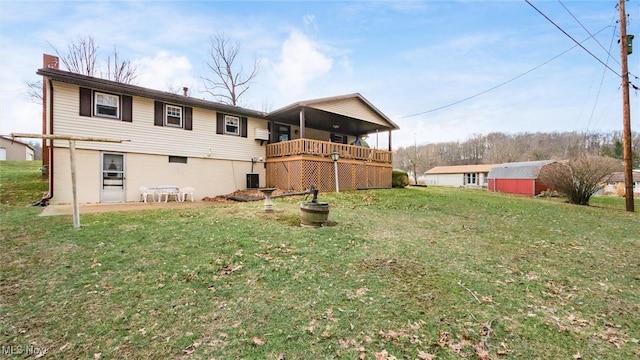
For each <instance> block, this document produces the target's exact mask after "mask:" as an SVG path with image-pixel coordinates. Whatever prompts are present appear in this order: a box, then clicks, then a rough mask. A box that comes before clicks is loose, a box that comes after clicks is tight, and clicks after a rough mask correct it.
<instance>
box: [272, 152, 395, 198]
mask: <svg viewBox="0 0 640 360" xmlns="http://www.w3.org/2000/svg"><path fill="white" fill-rule="evenodd" d="M391 170H392V169H391V164H388V165H380V164H375V165H374V164H372V163H369V162H364V161H362V162H358V161H348V162H347V161H338V181H339V185H340V190H353V189H367V188H390V187H391ZM266 176H267V179H266V182H267V186H268V187H276V188H279V189H284V190H295V191H304V190H306V189H309V188H311V186H315V187H316V188H317V189H319V190H320V191H334V190H335V187H336V184H335V175H334V165H333V162H332V161H330V160H328V159H325V158H320V159H317V160H316V159H313V158H308V157H294V158H291V159H290V160H284V159H279V161H274V162H267V168H266Z"/></svg>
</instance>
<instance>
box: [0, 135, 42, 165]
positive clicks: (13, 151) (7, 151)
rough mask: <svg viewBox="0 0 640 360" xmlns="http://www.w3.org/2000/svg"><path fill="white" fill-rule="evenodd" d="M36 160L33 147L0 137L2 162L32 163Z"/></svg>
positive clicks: (0, 158)
mask: <svg viewBox="0 0 640 360" xmlns="http://www.w3.org/2000/svg"><path fill="white" fill-rule="evenodd" d="M34 159H35V152H34V150H33V147H32V146H31V145H29V144H26V143H23V142H21V141H18V140H14V139H12V138H10V137H5V136H0V161H3V160H12V161H25V160H26V161H32V160H34Z"/></svg>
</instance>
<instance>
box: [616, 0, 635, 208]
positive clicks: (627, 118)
mask: <svg viewBox="0 0 640 360" xmlns="http://www.w3.org/2000/svg"><path fill="white" fill-rule="evenodd" d="M625 1H626V0H619V2H618V8H619V10H620V64H621V65H622V146H623V155H624V188H625V198H626V209H627V211H630V212H633V211H634V206H633V168H632V167H633V164H632V161H631V156H632V155H631V109H630V107H629V67H628V63H627V56H628V55H629V44H628V41H629V39H628V38H627V12H626V10H625V6H624V3H625Z"/></svg>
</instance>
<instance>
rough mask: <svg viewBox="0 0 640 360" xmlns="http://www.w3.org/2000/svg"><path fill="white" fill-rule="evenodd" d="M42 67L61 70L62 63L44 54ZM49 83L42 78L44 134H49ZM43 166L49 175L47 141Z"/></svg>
mask: <svg viewBox="0 0 640 360" xmlns="http://www.w3.org/2000/svg"><path fill="white" fill-rule="evenodd" d="M42 67H43V68H45V69H59V68H60V61H59V59H58V57H57V56H53V55H49V54H43V55H42ZM47 118H48V108H47V81H46V80H45V79H44V77H43V78H42V134H43V135H45V134H47ZM42 166H43V167H45V169H47V174H48V173H49V170H50V168H51V162H50V149H49V146H48V145H47V140H42Z"/></svg>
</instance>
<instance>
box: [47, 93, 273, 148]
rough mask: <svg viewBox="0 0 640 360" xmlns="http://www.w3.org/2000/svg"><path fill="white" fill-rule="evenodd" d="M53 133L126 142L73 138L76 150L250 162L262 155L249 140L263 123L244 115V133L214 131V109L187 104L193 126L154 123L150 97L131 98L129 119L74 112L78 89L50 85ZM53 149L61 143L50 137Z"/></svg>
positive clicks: (61, 143) (61, 145) (257, 146)
mask: <svg viewBox="0 0 640 360" xmlns="http://www.w3.org/2000/svg"><path fill="white" fill-rule="evenodd" d="M54 97H55V104H56V107H55V114H54V116H55V118H54V129H53V130H54V134H59V135H76V136H95V137H106V138H117V139H122V140H130V141H127V142H123V143H98V142H78V143H77V144H76V146H77V147H78V148H80V149H94V150H106V151H115V152H122V153H145V154H162V155H176V156H186V157H190V158H191V157H196V158H212V159H213V158H215V159H229V160H251V158H252V157H259V156H265V148H264V146H261V145H260V142H259V141H256V140H254V137H255V130H254V129H255V128H256V127H259V128H266V126H267V125H266V121H265V120H261V119H254V118H249V119H248V122H247V123H248V129H247V130H248V131H247V134H248V137H247V138H243V137H240V136H231V135H219V134H216V112H215V111H212V110H206V109H200V108H193V130H184V129H179V128H172V127H164V126H155V125H154V100H153V99H147V98H142V97H137V96H134V97H133V121H132V122H123V121H119V120H116V119H109V118H101V117H84V116H80V115H79V111H80V109H79V97H80V95H79V88H78V86H75V85H69V84H65V83H60V82H55V83H54ZM55 145H56V147H67V146H68V144H67V142H66V141H56V142H55Z"/></svg>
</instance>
